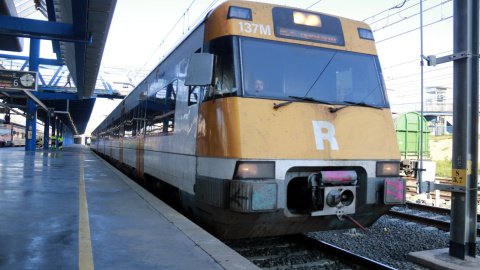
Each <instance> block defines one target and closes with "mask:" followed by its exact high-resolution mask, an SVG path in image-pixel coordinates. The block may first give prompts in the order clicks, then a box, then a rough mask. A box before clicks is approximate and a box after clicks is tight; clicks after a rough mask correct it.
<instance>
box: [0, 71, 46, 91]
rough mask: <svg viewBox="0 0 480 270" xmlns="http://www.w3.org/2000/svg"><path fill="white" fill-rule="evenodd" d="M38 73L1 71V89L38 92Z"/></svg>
mask: <svg viewBox="0 0 480 270" xmlns="http://www.w3.org/2000/svg"><path fill="white" fill-rule="evenodd" d="M37 85H38V83H37V72H33V71H20V70H5V69H3V70H0V89H6V90H31V91H35V90H37Z"/></svg>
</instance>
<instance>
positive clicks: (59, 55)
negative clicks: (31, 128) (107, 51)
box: [0, 0, 116, 135]
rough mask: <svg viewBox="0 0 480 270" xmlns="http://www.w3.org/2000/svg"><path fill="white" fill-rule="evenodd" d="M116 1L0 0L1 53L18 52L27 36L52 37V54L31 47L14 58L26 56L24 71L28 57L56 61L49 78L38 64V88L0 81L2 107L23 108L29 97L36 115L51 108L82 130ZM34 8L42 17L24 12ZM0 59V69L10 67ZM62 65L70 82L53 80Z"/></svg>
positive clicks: (46, 62)
mask: <svg viewBox="0 0 480 270" xmlns="http://www.w3.org/2000/svg"><path fill="white" fill-rule="evenodd" d="M115 5H116V0H94V1H87V0H0V25H2V27H1V28H0V51H2V52H0V53H2V54H1V55H0V58H2V59H5V58H8V57H9V56H10V55H9V54H5V52H22V51H23V50H24V48H23V47H24V46H23V39H25V38H30V39H31V40H34V39H35V40H39V39H40V40H51V42H52V47H53V51H54V53H55V54H56V59H43V58H40V57H39V56H38V54H39V53H37V55H36V57H35V56H34V55H32V49H31V48H30V52H29V56H28V57H23V58H22V57H20V56H18V57H16V56H13V57H12V59H16V60H18V61H22V60H23V61H24V62H25V64H24V65H23V67H22V68H21V69H19V70H25V71H28V70H29V65H31V64H32V63H34V64H38V65H40V66H42V65H48V66H57V67H58V71H56V73H55V75H54V76H52V77H51V78H48V79H47V78H43V77H42V70H38V75H39V76H38V79H37V82H38V88H37V90H36V91H28V90H22V89H20V90H17V89H13V90H12V89H10V88H5V87H4V88H1V87H0V105H1V107H3V108H6V109H8V110H13V111H14V112H16V111H17V110H18V109H20V110H23V111H26V105H27V99H28V98H30V99H32V100H34V101H35V102H36V103H37V119H39V120H41V121H43V122H45V121H44V120H45V118H46V117H48V116H51V115H53V114H55V115H56V116H57V117H58V118H59V119H60V120H61V121H62V122H63V123H64V125H66V126H67V128H68V129H70V130H71V131H72V132H73V134H74V135H80V134H83V133H84V132H85V130H86V126H87V123H88V121H89V119H90V115H91V113H92V110H93V106H94V104H95V99H96V97H98V95H97V94H96V93H95V85H96V83H97V77H98V74H99V70H100V62H101V59H102V55H103V50H104V47H105V42H106V39H107V35H108V31H109V28H110V24H111V21H112V17H113V13H114V9H115ZM33 13H41V15H42V16H43V18H42V19H30V18H27V17H31V14H33ZM37 17H38V16H37ZM14 55H15V54H14ZM16 55H18V53H17V54H16ZM32 61H34V62H32ZM35 61H37V62H35ZM0 64H2V65H0V71H2V70H8V69H9V67H7V66H6V65H5V63H4V62H2V63H0ZM62 68H63V69H68V74H69V78H68V79H69V80H71V84H70V86H72V85H73V87H66V85H65V87H64V86H63V85H61V86H60V85H57V84H55V83H52V82H55V79H57V78H59V73H60V72H61V73H65V71H64V70H63V71H62ZM57 83H58V81H57Z"/></svg>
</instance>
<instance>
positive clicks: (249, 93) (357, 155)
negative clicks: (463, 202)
mask: <svg viewBox="0 0 480 270" xmlns="http://www.w3.org/2000/svg"><path fill="white" fill-rule="evenodd" d="M391 115H392V113H391V109H390V105H389V101H388V97H387V94H386V88H385V83H384V79H383V75H382V71H381V67H380V63H379V60H378V56H377V52H376V48H375V41H374V38H373V33H372V31H371V29H370V27H369V26H368V25H367V24H365V23H363V22H358V21H354V20H350V19H346V18H343V17H337V16H333V15H328V14H324V13H320V12H313V11H310V10H304V9H299V8H291V7H286V6H280V5H272V4H266V3H258V2H250V1H227V2H223V3H221V4H219V5H218V6H217V7H215V8H213V9H212V10H211V11H210V12H209V13H208V14H207V15H206V16H205V18H204V19H203V20H201V21H200V22H199V23H198V24H197V25H196V26H195V27H193V28H192V30H191V31H190V32H189V33H188V34H187V35H186V36H185V38H183V39H182V40H181V41H180V42H179V43H178V44H177V46H176V47H175V48H174V49H172V50H171V51H170V52H169V53H168V54H167V56H166V57H165V58H164V59H163V60H162V61H161V62H160V63H159V64H158V65H157V66H156V67H155V68H154V69H153V70H152V71H151V72H150V73H149V75H148V76H147V77H146V78H145V79H144V80H143V81H142V82H141V83H139V84H138V85H137V87H136V88H135V89H134V90H132V92H131V93H130V94H129V95H128V96H127V97H125V99H124V100H123V101H122V102H121V103H120V104H119V105H118V106H117V107H116V108H115V109H114V110H113V111H112V112H111V113H110V114H109V115H108V117H106V118H105V120H104V121H103V122H102V123H100V124H99V125H98V127H97V128H96V129H95V130H94V131H93V132H92V137H91V138H92V141H91V145H90V148H91V149H92V150H93V151H94V152H96V153H98V154H99V155H100V156H102V157H104V158H105V159H107V160H109V161H111V162H112V163H114V164H115V165H117V166H118V167H119V168H122V169H123V170H124V171H125V172H130V173H132V174H133V176H134V177H135V179H138V181H139V183H141V184H142V185H144V186H145V187H146V188H148V189H150V190H152V191H153V192H154V193H156V194H163V195H167V197H169V198H172V199H174V200H175V201H178V204H179V207H181V209H182V210H183V213H184V214H185V215H187V216H189V217H192V219H193V220H195V222H197V223H198V224H199V225H201V226H203V227H204V228H205V229H206V230H207V231H209V232H210V233H212V234H213V235H215V236H216V237H218V238H220V239H238V238H252V237H265V236H274V235H285V234H294V233H302V232H310V231H322V230H337V229H347V228H356V227H362V228H364V227H368V226H371V225H372V224H373V223H375V221H376V220H378V219H379V218H380V217H381V216H382V215H384V214H385V213H386V212H387V211H388V210H389V209H390V208H391V207H393V206H396V205H404V204H405V201H406V198H405V180H404V179H403V178H401V177H400V176H399V166H400V153H399V147H398V143H397V138H396V134H395V128H394V124H393V120H392V116H391ZM125 203H128V202H125Z"/></svg>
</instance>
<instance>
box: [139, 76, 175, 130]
mask: <svg viewBox="0 0 480 270" xmlns="http://www.w3.org/2000/svg"><path fill="white" fill-rule="evenodd" d="M177 90H178V80H175V81H173V82H171V83H169V84H168V85H167V86H166V87H164V88H162V89H160V90H158V91H157V92H156V93H153V94H152V95H151V96H150V97H149V98H148V105H147V121H146V135H155V134H160V133H168V132H173V130H174V123H175V106H176V100H177Z"/></svg>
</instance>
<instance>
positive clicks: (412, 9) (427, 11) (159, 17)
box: [25, 0, 453, 132]
mask: <svg viewBox="0 0 480 270" xmlns="http://www.w3.org/2000/svg"><path fill="white" fill-rule="evenodd" d="M259 1H261V2H266V3H273V4H279V5H286V6H291V7H297V8H303V9H307V8H308V9H309V10H312V11H318V12H322V13H327V14H332V15H336V16H342V17H346V18H350V19H355V20H359V21H365V22H366V23H368V24H369V25H370V26H371V28H372V30H373V31H374V37H375V41H376V45H377V51H378V55H379V59H380V63H381V66H382V69H383V73H384V74H383V75H384V78H385V82H386V85H387V89H388V94H389V99H390V103H391V106H392V111H394V112H395V111H398V112H401V111H403V110H416V109H419V108H417V107H419V104H420V101H421V99H420V89H421V88H420V71H421V67H420V55H421V46H420V44H421V43H420V31H419V30H418V28H419V27H420V16H419V15H418V13H419V11H420V5H419V0H407V1H405V0H320V1H319V0H259ZM222 2H224V1H222V0H175V1H171V0H168V1H151V0H135V1H132V0H117V4H116V8H115V13H114V16H113V20H112V23H111V26H110V30H109V33H108V37H107V42H106V45H105V49H104V53H103V57H102V63H101V74H100V75H103V76H104V77H105V78H107V80H109V81H110V83H112V82H129V78H130V79H131V80H132V82H133V84H136V83H138V82H140V81H141V79H142V78H143V76H144V75H145V74H147V73H148V72H149V71H150V70H151V69H152V68H153V67H154V66H156V65H157V64H158V63H159V62H160V61H161V59H162V57H163V56H165V55H166V54H167V53H168V52H169V51H170V50H171V49H172V46H173V44H175V42H176V41H178V39H179V38H180V37H181V36H182V34H183V33H186V32H188V30H189V29H191V27H192V25H193V24H195V23H196V22H197V19H198V18H199V16H200V15H202V17H204V14H205V11H206V10H207V9H208V10H209V9H211V7H212V6H216V5H218V4H220V3H222ZM452 6H453V1H452V0H425V1H424V2H423V10H424V13H423V14H424V15H423V24H424V26H425V27H424V28H423V32H424V33H423V54H424V55H437V56H443V55H447V54H451V53H452V51H453V41H452V40H453V19H452V18H451V16H452V14H453V8H452ZM187 9H188V11H187ZM26 47H28V40H26ZM50 48H51V45H50V44H49V42H48V41H45V42H42V52H41V57H45V58H53V53H51V49H50ZM49 50H50V52H49ZM25 51H26V52H27V53H28V49H26V50H25ZM126 74H128V75H129V76H130V77H129V78H127V76H126ZM424 77H425V80H424V86H425V88H428V87H435V86H441V87H450V88H451V87H452V80H453V79H452V78H453V69H452V65H451V64H442V65H438V66H436V67H429V66H427V64H426V63H425V66H424ZM113 86H114V87H116V88H117V89H119V90H122V86H121V85H119V84H113ZM130 89H132V88H130ZM127 90H129V89H127ZM452 98H453V96H452V97H450V96H448V97H447V100H448V99H452ZM119 102H120V101H119V100H108V99H97V102H96V105H95V107H94V109H93V112H92V117H91V118H90V122H89V124H88V126H87V132H89V131H91V130H92V129H94V128H95V127H96V126H98V124H99V123H100V122H101V121H102V120H103V119H104V118H105V116H106V115H107V114H108V113H109V112H110V111H111V110H113V109H114V108H115V106H116V105H117V104H118V103H119ZM447 102H448V101H447Z"/></svg>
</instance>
